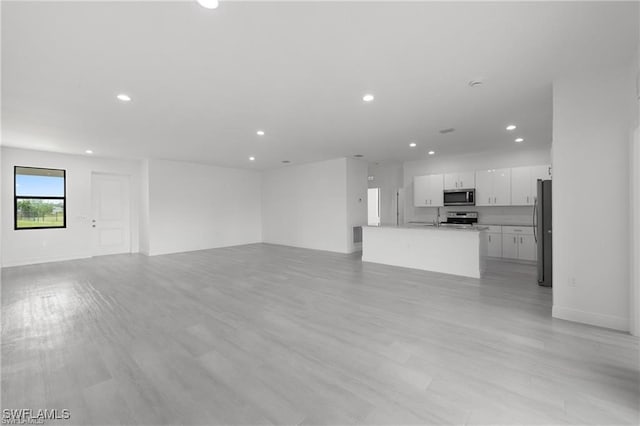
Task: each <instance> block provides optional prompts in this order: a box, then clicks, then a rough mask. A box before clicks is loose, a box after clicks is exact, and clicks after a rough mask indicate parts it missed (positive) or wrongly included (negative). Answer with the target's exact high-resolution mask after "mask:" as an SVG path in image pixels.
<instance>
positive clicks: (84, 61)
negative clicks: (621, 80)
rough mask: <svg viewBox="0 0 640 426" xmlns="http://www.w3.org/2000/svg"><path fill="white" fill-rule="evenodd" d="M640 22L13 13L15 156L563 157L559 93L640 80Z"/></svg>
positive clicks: (125, 7) (26, 8) (611, 12)
mask: <svg viewBox="0 0 640 426" xmlns="http://www.w3.org/2000/svg"><path fill="white" fill-rule="evenodd" d="M637 7H638V5H637V3H635V2H627V3H617V4H614V3H611V2H602V3H596V2H588V3H578V2H569V3H549V2H538V3H523V2H506V3H479V2H473V3H460V2H456V3H396V4H394V3H379V2H378V3H368V2H360V3H339V2H331V3H310V2H299V3H296V2H281V3H270V2H259V3H251V2H241V3H229V2H226V3H225V2H222V3H221V6H220V8H218V9H217V10H207V9H203V8H201V7H200V6H198V5H197V4H196V3H195V2H178V3H168V2H158V3H133V2H99V3H82V2H68V3H62V2H44V3H42V2H33V3H26V2H16V3H12V2H6V1H5V2H2V125H3V126H2V144H3V145H6V146H16V147H24V148H31V149H41V150H47V151H57V152H66V153H80V154H82V153H84V151H85V150H86V149H92V150H93V151H94V153H95V154H94V155H98V156H109V157H127V158H165V159H176V160H191V161H198V162H206V163H212V164H220V165H229V166H240V167H253V168H267V167H275V166H279V165H281V163H280V161H281V160H291V161H292V162H294V163H295V162H308V161H315V160H320V159H327V158H334V157H339V156H351V155H353V154H364V155H365V158H366V159H367V160H369V161H391V160H407V159H416V158H422V157H426V151H427V150H428V149H434V150H435V151H436V152H437V155H443V154H457V153H465V152H477V151H484V150H503V149H504V150H522V149H531V148H540V147H548V146H550V142H551V119H552V111H551V108H552V105H551V102H552V99H551V90H552V89H551V82H552V80H553V79H554V78H555V77H557V76H559V75H571V73H573V72H576V70H583V69H587V68H594V67H599V66H612V65H616V64H622V63H625V61H626V62H629V63H630V60H631V56H632V52H633V51H634V49H635V42H636V41H637V31H638V23H637V22H636V21H637V17H638V13H637V9H636V8H637ZM476 78H482V79H483V80H484V82H485V83H484V85H483V86H482V87H479V88H473V89H472V88H470V87H469V86H468V85H467V82H468V81H469V80H471V79H476ZM121 92H124V93H127V94H129V95H131V97H132V98H133V101H132V102H130V103H128V104H123V103H121V102H119V101H117V100H116V98H115V96H116V94H118V93H121ZM369 92H370V93H373V94H374V95H375V101H374V102H372V103H370V104H366V103H364V102H362V95H363V94H365V93H369ZM509 123H515V124H517V125H518V130H516V131H515V132H512V133H509V132H506V131H505V129H504V128H505V126H506V125H507V124H509ZM448 127H454V128H455V129H456V131H455V132H453V133H450V134H446V135H441V134H440V133H439V130H440V129H443V128H448ZM258 129H264V130H265V132H266V135H265V136H263V137H258V136H256V133H255V132H256V130H258ZM516 136H522V137H524V138H525V139H526V140H525V142H524V143H523V144H515V143H514V142H513V139H514V138H515V137H516ZM412 140H415V141H416V142H417V143H418V147H417V148H414V149H410V148H409V147H408V144H409V142H410V141H412ZM250 155H253V156H255V157H256V158H257V160H256V161H255V162H254V163H250V162H249V161H248V157H249V156H250Z"/></svg>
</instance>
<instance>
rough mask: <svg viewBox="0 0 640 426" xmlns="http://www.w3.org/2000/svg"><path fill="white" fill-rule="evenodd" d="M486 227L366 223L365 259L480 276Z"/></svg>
mask: <svg viewBox="0 0 640 426" xmlns="http://www.w3.org/2000/svg"><path fill="white" fill-rule="evenodd" d="M486 229H487V228H486V227H482V226H476V227H469V226H467V227H453V226H451V225H449V226H440V227H438V226H424V225H422V226H420V225H413V226H411V225H409V226H407V225H403V226H365V227H363V228H362V261H363V262H372V263H382V264H385V265H393V266H402V267H405V268H414V269H422V270H425V271H433V272H441V273H445V274H454V275H462V276H466V277H472V278H480V277H481V276H482V273H483V271H484V264H485V257H486V252H487V242H486V238H484V231H485V230H486Z"/></svg>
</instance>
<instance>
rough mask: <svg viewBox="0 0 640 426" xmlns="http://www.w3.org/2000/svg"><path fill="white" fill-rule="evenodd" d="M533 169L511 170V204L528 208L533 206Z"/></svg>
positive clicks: (516, 168)
mask: <svg viewBox="0 0 640 426" xmlns="http://www.w3.org/2000/svg"><path fill="white" fill-rule="evenodd" d="M531 184H532V182H531V167H514V168H513V169H511V204H513V205H515V206H527V205H530V204H533V192H532V187H531V186H532V185H531Z"/></svg>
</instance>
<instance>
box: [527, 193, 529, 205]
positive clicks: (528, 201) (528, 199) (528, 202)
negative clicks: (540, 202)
mask: <svg viewBox="0 0 640 426" xmlns="http://www.w3.org/2000/svg"><path fill="white" fill-rule="evenodd" d="M527 204H529V196H528V195H527Z"/></svg>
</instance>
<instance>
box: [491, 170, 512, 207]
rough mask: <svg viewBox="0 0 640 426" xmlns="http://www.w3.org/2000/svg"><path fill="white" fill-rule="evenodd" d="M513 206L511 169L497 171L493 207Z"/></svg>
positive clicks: (494, 179) (494, 181)
mask: <svg viewBox="0 0 640 426" xmlns="http://www.w3.org/2000/svg"><path fill="white" fill-rule="evenodd" d="M510 204H511V169H496V170H494V172H493V205H495V206H508V205H510Z"/></svg>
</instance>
